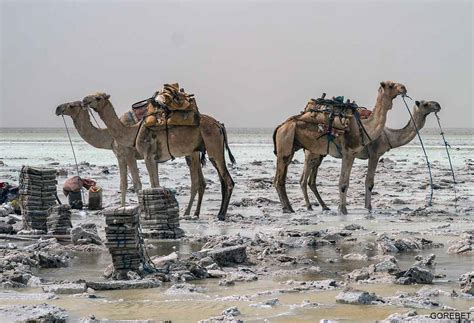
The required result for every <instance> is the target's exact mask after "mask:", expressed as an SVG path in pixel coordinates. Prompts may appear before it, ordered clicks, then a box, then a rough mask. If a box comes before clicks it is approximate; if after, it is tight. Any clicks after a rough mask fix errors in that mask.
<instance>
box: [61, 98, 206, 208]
mask: <svg viewBox="0 0 474 323" xmlns="http://www.w3.org/2000/svg"><path fill="white" fill-rule="evenodd" d="M56 115H57V116H59V115H68V116H70V117H71V118H72V120H73V122H74V126H75V128H76V129H77V132H78V133H79V135H80V136H81V138H82V139H84V141H86V142H87V143H88V144H90V145H91V146H93V147H95V148H99V149H108V150H112V151H113V153H114V155H115V156H116V157H117V161H118V166H119V174H120V191H121V198H120V201H121V205H122V206H124V205H125V200H126V194H127V188H128V180H127V168H129V169H130V174H131V176H132V181H133V187H134V190H135V192H138V190H141V188H142V183H141V180H140V175H139V171H138V166H137V160H139V159H140V160H141V159H143V156H141V155H140V154H139V153H138V151H137V150H136V149H135V148H130V147H126V146H123V145H120V144H119V143H118V142H117V141H116V140H114V138H113V137H112V136H111V135H110V133H109V131H108V130H107V129H100V128H97V127H95V126H94V125H93V124H92V122H91V120H90V114H89V111H88V110H87V109H85V108H84V107H83V105H82V102H81V101H76V102H68V103H64V104H61V105H59V106H58V107H57V108H56ZM120 120H121V121H122V123H123V124H125V125H127V124H130V120H129V118H128V112H126V113H124V114H123V115H122V116H121V117H120ZM199 160H200V159H199V152H197V153H193V154H192V155H191V156H186V163H187V164H188V166H189V168H190V173H191V195H190V201H189V203H188V206H187V208H186V211H185V215H189V214H190V213H191V208H192V205H193V202H194V199H195V197H196V194H197V193H199V198H198V205H197V207H196V210H195V212H194V215H195V216H197V217H199V214H200V209H201V202H202V196H203V194H204V190H205V188H206V182H205V180H204V176H203V174H202V168H201V164H200V162H199Z"/></svg>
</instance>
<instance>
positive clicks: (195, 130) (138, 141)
mask: <svg viewBox="0 0 474 323" xmlns="http://www.w3.org/2000/svg"><path fill="white" fill-rule="evenodd" d="M109 98H110V95H107V94H105V93H98V94H94V95H89V96H86V97H85V98H84V99H83V101H82V102H83V104H84V105H85V106H87V107H90V108H92V109H93V110H95V111H96V112H97V113H98V114H99V116H100V118H101V119H102V120H103V121H104V123H105V124H106V125H107V128H108V130H109V132H110V134H111V135H112V137H113V138H114V139H115V140H116V141H117V142H118V143H119V144H121V145H124V146H126V147H135V148H136V149H137V151H138V152H139V153H140V154H141V155H143V157H144V160H145V164H146V167H147V170H148V173H149V176H150V183H151V187H158V186H159V185H160V183H159V178H158V167H157V164H156V163H157V162H159V163H160V162H165V161H167V160H170V159H171V158H173V157H182V156H188V155H191V154H193V153H199V152H202V153H204V152H207V154H208V156H209V160H210V161H211V163H212V165H213V166H214V168H216V170H217V172H218V175H219V179H220V182H221V194H222V201H221V206H220V209H219V212H218V219H219V220H225V215H226V213H227V208H228V206H229V202H230V197H231V195H232V191H233V188H234V181H233V180H232V177H231V176H230V173H229V171H228V169H227V166H226V161H225V154H224V153H225V150H227V152H228V155H229V158H230V160H231V162H232V163H234V162H235V159H234V157H233V155H232V153H231V151H230V149H229V145H228V142H227V134H226V129H225V127H224V125H223V124H221V123H220V122H218V121H217V120H215V119H214V118H212V117H210V116H207V115H201V122H200V125H199V126H170V127H168V130H167V131H166V130H165V129H163V128H160V129H159V130H157V129H153V128H148V127H146V126H144V125H143V123H142V122H141V123H139V124H136V125H133V126H125V125H123V124H122V123H121V122H120V119H119V118H118V117H117V114H116V112H115V110H114V107H113V105H112V103H111V102H110V100H109ZM150 104H151V103H150ZM193 155H194V154H193ZM198 162H199V159H197V160H196V158H193V161H192V163H198ZM191 167H193V166H191ZM201 180H202V183H204V180H203V178H201ZM201 186H202V185H201ZM199 205H200V201H198V207H199Z"/></svg>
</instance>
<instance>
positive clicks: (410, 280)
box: [397, 266, 434, 285]
mask: <svg viewBox="0 0 474 323" xmlns="http://www.w3.org/2000/svg"><path fill="white" fill-rule="evenodd" d="M433 278H434V275H433V274H432V273H431V272H430V271H428V270H426V269H423V268H420V267H416V266H413V267H411V268H410V269H408V270H407V271H406V272H404V273H403V274H402V276H401V277H400V278H398V279H397V284H400V285H410V284H415V283H416V284H431V283H432V282H433Z"/></svg>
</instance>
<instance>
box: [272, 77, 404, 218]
mask: <svg viewBox="0 0 474 323" xmlns="http://www.w3.org/2000/svg"><path fill="white" fill-rule="evenodd" d="M406 92H407V90H406V87H405V85H403V84H400V83H395V82H392V81H387V82H381V83H380V87H379V90H378V96H377V101H376V104H375V108H374V110H373V112H372V114H371V115H370V117H369V118H368V119H365V120H362V124H363V127H364V128H365V130H366V132H367V134H366V133H365V132H364V131H361V129H359V126H358V124H357V121H356V119H355V117H353V118H351V120H350V123H349V126H348V130H347V131H346V132H345V133H344V134H343V135H339V136H337V137H336V138H335V139H334V142H333V143H331V144H330V145H329V146H328V141H327V138H326V136H323V137H321V133H320V132H319V128H318V125H317V124H315V123H308V122H304V121H299V120H298V116H295V117H292V118H289V119H288V120H287V121H285V122H284V123H283V124H281V125H280V126H278V127H277V128H276V129H275V131H274V133H273V142H274V148H275V149H274V153H275V155H276V156H277V169H276V174H275V178H274V185H275V188H276V190H277V192H278V196H279V198H280V202H281V204H282V207H283V212H285V213H289V212H294V211H293V208H292V207H291V204H290V201H289V199H288V195H287V193H286V187H285V182H286V175H287V170H288V165H289V164H290V163H291V160H292V158H293V155H294V153H295V151H297V150H299V149H301V148H304V149H305V150H308V151H310V152H312V153H314V154H317V155H326V154H327V150H328V149H329V151H330V154H338V149H337V147H339V149H340V151H341V154H342V166H341V174H340V176H339V198H340V201H339V212H340V213H342V214H347V207H346V197H347V189H348V187H349V179H350V173H351V169H352V164H353V162H354V158H355V156H356V155H357V154H358V153H359V152H360V151H361V150H362V149H364V146H365V145H366V144H368V143H369V142H370V140H375V139H377V138H378V137H379V136H380V135H381V134H382V131H383V129H384V127H385V122H386V120H387V113H388V111H389V110H390V109H391V108H392V101H393V99H395V98H396V97H397V96H398V95H405V94H406ZM367 135H368V136H367Z"/></svg>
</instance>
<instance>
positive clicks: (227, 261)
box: [207, 246, 247, 266]
mask: <svg viewBox="0 0 474 323" xmlns="http://www.w3.org/2000/svg"><path fill="white" fill-rule="evenodd" d="M207 254H208V256H209V257H211V258H212V259H213V260H214V261H215V262H216V263H217V264H218V265H219V266H232V265H234V264H241V263H243V262H245V261H246V260H247V253H246V246H231V247H225V248H216V249H212V250H210V251H208V252H207Z"/></svg>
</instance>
